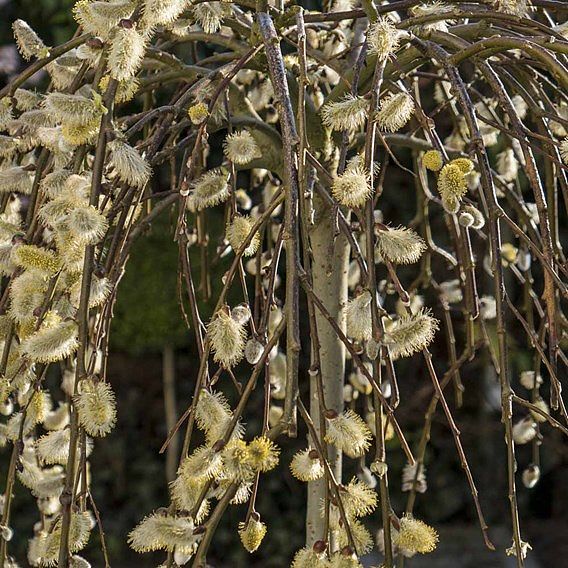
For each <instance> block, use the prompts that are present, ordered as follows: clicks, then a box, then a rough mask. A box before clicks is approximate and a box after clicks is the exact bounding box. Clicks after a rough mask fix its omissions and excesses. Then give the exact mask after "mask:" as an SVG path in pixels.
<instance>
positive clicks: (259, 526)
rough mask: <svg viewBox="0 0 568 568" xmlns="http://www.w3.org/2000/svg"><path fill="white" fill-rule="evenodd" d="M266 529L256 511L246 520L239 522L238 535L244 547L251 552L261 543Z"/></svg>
mask: <svg viewBox="0 0 568 568" xmlns="http://www.w3.org/2000/svg"><path fill="white" fill-rule="evenodd" d="M266 531H267V528H266V525H265V524H264V523H263V522H262V521H261V520H260V515H259V514H258V513H253V514H252V515H251V516H250V518H249V520H248V521H243V522H241V523H239V537H240V539H241V542H242V543H243V546H244V547H245V549H246V550H247V551H248V552H251V553H252V552H254V551H255V550H257V549H258V547H259V546H260V545H261V544H262V540H263V539H264V537H265V535H266Z"/></svg>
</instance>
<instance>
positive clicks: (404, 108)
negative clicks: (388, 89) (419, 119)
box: [376, 93, 414, 132]
mask: <svg viewBox="0 0 568 568" xmlns="http://www.w3.org/2000/svg"><path fill="white" fill-rule="evenodd" d="M413 114H414V99H413V98H412V97H411V96H410V95H409V94H408V93H391V94H389V95H387V96H386V97H385V98H383V99H382V100H381V102H380V108H379V110H378V112H377V116H376V121H377V124H378V125H379V127H380V128H381V129H382V130H385V131H387V132H396V131H397V130H400V129H401V128H402V127H403V126H404V125H405V124H406V123H407V122H408V121H409V120H410V118H411V117H412V115H413Z"/></svg>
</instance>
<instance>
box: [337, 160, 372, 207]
mask: <svg viewBox="0 0 568 568" xmlns="http://www.w3.org/2000/svg"><path fill="white" fill-rule="evenodd" d="M372 192H373V188H372V187H371V179H370V176H369V174H368V173H367V172H366V171H365V169H364V168H363V167H360V166H355V167H349V168H347V169H346V170H345V171H344V172H343V173H342V174H341V175H339V176H338V177H336V178H335V180H334V181H333V185H332V186H331V193H332V194H333V197H334V198H335V199H336V200H337V202H338V203H340V204H341V205H345V206H346V207H351V208H352V209H357V208H360V207H363V206H364V205H365V203H366V202H367V200H368V199H369V197H370V196H371V193H372Z"/></svg>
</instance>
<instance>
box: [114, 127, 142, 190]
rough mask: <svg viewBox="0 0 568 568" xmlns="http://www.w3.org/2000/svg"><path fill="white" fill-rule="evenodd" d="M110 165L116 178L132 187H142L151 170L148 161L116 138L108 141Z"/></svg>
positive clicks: (134, 149)
mask: <svg viewBox="0 0 568 568" xmlns="http://www.w3.org/2000/svg"><path fill="white" fill-rule="evenodd" d="M108 149H109V152H110V165H111V166H112V167H113V170H114V173H115V174H116V175H117V177H118V179H120V180H121V181H123V182H124V183H127V184H128V185H131V186H133V187H140V188H141V187H144V186H145V185H146V184H147V183H148V180H149V179H150V175H151V173H152V170H151V169H150V165H149V164H148V162H147V161H146V160H145V159H144V158H143V157H142V156H141V155H140V154H139V153H138V150H136V148H133V147H132V146H130V144H128V143H127V142H125V141H124V140H122V139H120V138H117V139H116V140H113V141H112V142H110V143H109V145H108Z"/></svg>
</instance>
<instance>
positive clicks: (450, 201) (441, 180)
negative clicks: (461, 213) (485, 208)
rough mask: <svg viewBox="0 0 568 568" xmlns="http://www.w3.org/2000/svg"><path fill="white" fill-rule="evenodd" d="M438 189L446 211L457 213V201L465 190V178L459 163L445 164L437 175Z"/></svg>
mask: <svg viewBox="0 0 568 568" xmlns="http://www.w3.org/2000/svg"><path fill="white" fill-rule="evenodd" d="M438 191H439V193H440V195H441V197H442V202H443V205H444V208H445V209H446V210H447V211H448V213H457V210H458V209H459V203H460V201H461V199H462V197H463V196H464V195H465V194H466V192H467V180H466V177H465V173H464V171H463V168H462V167H460V165H459V164H455V163H450V164H446V165H445V166H444V167H443V168H442V170H441V171H440V175H439V177H438Z"/></svg>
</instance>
